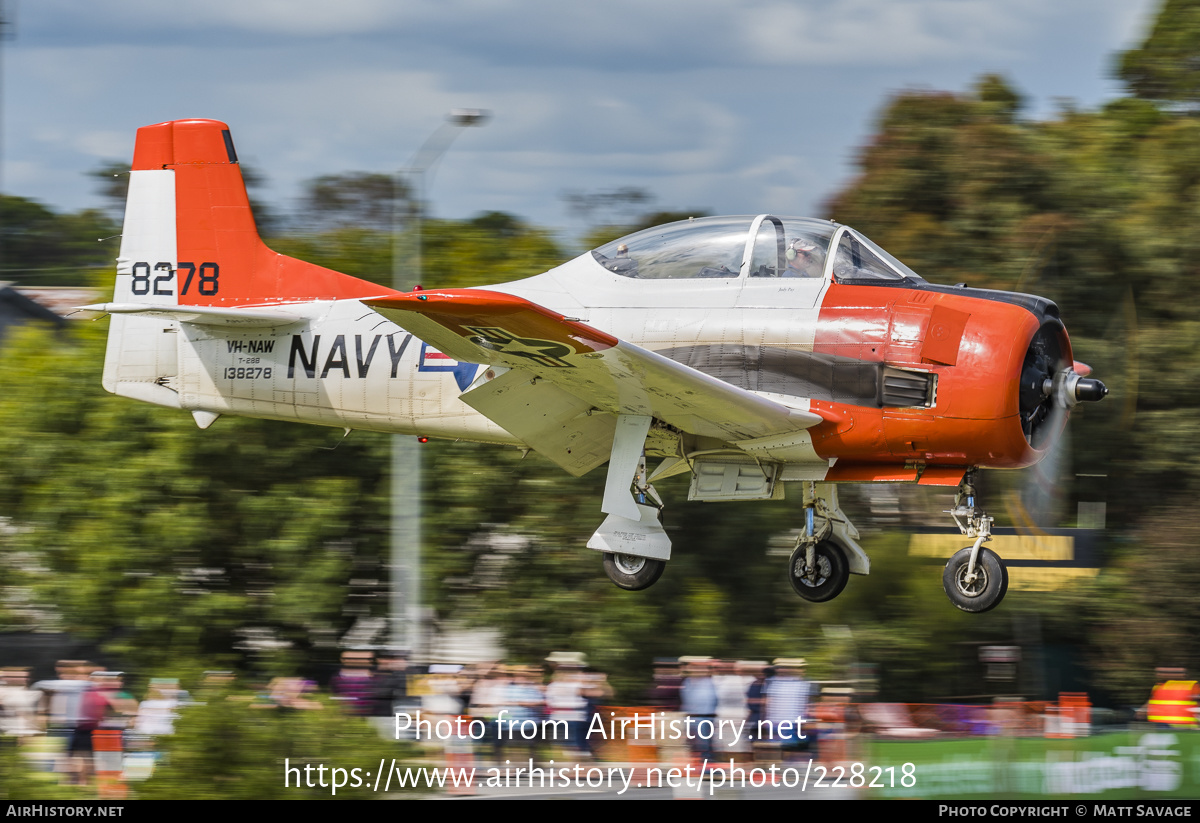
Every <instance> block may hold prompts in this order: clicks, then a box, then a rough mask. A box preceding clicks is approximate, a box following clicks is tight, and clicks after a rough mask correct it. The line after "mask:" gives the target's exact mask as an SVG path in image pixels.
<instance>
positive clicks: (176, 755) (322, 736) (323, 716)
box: [134, 691, 415, 800]
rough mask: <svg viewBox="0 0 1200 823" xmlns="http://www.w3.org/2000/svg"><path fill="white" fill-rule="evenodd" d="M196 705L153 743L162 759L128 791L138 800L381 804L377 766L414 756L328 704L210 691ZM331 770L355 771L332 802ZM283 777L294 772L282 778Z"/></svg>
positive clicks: (363, 721) (346, 777) (358, 718)
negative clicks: (303, 705)
mask: <svg viewBox="0 0 1200 823" xmlns="http://www.w3.org/2000/svg"><path fill="white" fill-rule="evenodd" d="M201 697H202V699H203V701H204V702H203V703H202V704H201V705H198V706H193V707H190V708H185V709H183V710H182V712H181V717H180V719H179V720H178V721H176V723H175V734H174V735H172V736H171V737H170V738H161V739H160V741H159V742H160V743H161V744H162V748H163V749H164V750H165V751H164V755H165V757H164V759H163V761H162V763H161V764H160V765H159V766H157V767H156V768H155V771H154V775H153V776H152V777H151V778H150V779H149V780H148V781H146V782H145V783H143V784H140V785H135V788H134V792H135V794H136V797H137V798H138V799H141V800H180V799H187V800H267V799H272V800H328V799H357V800H365V799H380V798H382V797H385V796H386V795H383V794H382V793H376V792H373V791H372V787H373V785H374V774H375V772H376V771H378V769H379V764H380V763H381V762H383V763H384V764H385V767H384V768H385V769H386V768H389V767H390V766H391V762H392V760H393V759H395V760H396V761H399V762H400V763H403V762H404V760H405V759H407V758H412V757H413V756H414V754H415V752H414V751H413V749H412V747H411V746H410V745H408V744H404V743H400V742H395V741H389V740H384V739H383V738H381V737H380V735H379V733H378V731H376V729H375V727H374V726H372V725H370V724H369V723H368V722H367V721H366V720H365V719H364V718H361V717H356V716H353V715H348V714H345V713H343V712H341V711H339V710H338V709H337V708H336V707H334V706H331V705H329V704H325V703H322V704H319V705H320V706H321V708H318V709H308V710H297V709H281V708H275V707H273V706H270V705H267V704H265V703H263V702H260V701H258V700H253V699H252V698H251V695H248V694H228V693H225V692H216V691H214V692H208V693H205V694H203V695H201ZM306 766H310V767H311V770H310V771H309V772H307V773H306V772H305V767H306ZM320 766H324V767H325V771H324V774H321V773H320V772H319V771H318V767H320ZM334 767H337V768H340V769H345V770H346V771H347V772H349V770H351V769H359V770H360V771H359V772H358V774H357V775H356V774H354V773H348V774H346V775H344V776H343V778H342V781H343V782H345V784H346V785H345V786H344V787H343V788H339V789H337V791H336V794H335V793H334V791H333V788H332V786H333V774H332V772H331V769H333V768H334ZM402 768H403V766H402ZM285 769H288V770H291V769H295V770H296V771H292V772H290V773H288V774H286V775H285ZM367 771H369V772H370V773H371V777H367V776H366V775H365V773H366V772H367ZM322 781H324V783H325V785H324V787H322V786H321V785H320V784H321V782H322ZM285 782H286V784H287V785H285ZM310 782H311V783H312V785H311V786H310V785H309V783H310ZM298 783H299V784H300V785H297V784H298ZM356 783H357V784H358V785H354V784H356ZM380 785H381V786H382V785H386V784H383V783H381V784H380ZM397 793H399V792H397Z"/></svg>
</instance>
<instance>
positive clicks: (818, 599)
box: [788, 540, 850, 603]
mask: <svg viewBox="0 0 1200 823" xmlns="http://www.w3.org/2000/svg"><path fill="white" fill-rule="evenodd" d="M806 557H807V553H806V552H805V549H804V547H803V546H800V547H799V548H797V549H796V550H795V551H794V552H792V557H791V560H789V561H788V580H790V581H791V583H792V588H793V589H795V590H796V594H798V595H800V596H801V597H803V598H804V599H805V600H808V601H810V602H813V603H824V602H825V601H827V600H832V599H833V598H835V597H837V596H838V595H839V594H841V593H842V589H844V588H846V581H847V580H849V579H850V565H849V564H848V563H847V562H846V555H845V554H844V553H843V552H842V550H841V548H840V547H838V546H837V545H835V544H834V543H831V542H829V541H828V540H824V541H822V542H820V543H818V544H817V546H816V549H815V550H814V552H813V558H814V560H815V561H816V562H815V564H814V565H815V568H813V569H811V570H810V569H808V568H806V567H805V564H804V561H805V558H806Z"/></svg>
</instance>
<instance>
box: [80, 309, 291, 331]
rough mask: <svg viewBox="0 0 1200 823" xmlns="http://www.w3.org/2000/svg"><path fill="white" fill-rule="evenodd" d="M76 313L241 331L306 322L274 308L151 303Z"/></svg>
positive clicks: (84, 310) (81, 310)
mask: <svg viewBox="0 0 1200 823" xmlns="http://www.w3.org/2000/svg"><path fill="white" fill-rule="evenodd" d="M76 311H80V312H93V313H96V314H131V315H136V316H138V317H165V318H167V319H170V320H178V321H179V322H180V323H193V324H195V325H197V326H236V327H238V328H243V329H261V328H270V327H272V326H290V325H292V324H293V323H303V322H304V321H305V320H306V319H307V318H305V317H302V316H300V315H297V314H295V313H293V312H286V311H279V310H277V309H225V308H218V307H215V306H166V305H157V304H153V303H93V304H92V305H90V306H80V307H79V308H77V309H76Z"/></svg>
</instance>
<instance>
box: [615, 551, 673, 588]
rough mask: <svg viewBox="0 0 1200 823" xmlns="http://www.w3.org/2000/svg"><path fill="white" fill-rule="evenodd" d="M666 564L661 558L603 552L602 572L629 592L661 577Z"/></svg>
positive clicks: (647, 585) (648, 584)
mask: <svg viewBox="0 0 1200 823" xmlns="http://www.w3.org/2000/svg"><path fill="white" fill-rule="evenodd" d="M666 568H667V564H666V563H665V562H663V561H662V560H654V559H652V558H649V557H638V556H637V555H633V554H617V553H616V552H605V553H604V573H605V574H607V575H608V579H609V580H611V581H612V582H613V583H615V584H616V585H617V586H618V587H620V588H622V589H625V590H626V591H631V592H640V591H641V590H642V589H648V588H650V587H651V586H653V585H654V584H655V583H657V582H658V578H660V577H662V573H663V570H664V569H666Z"/></svg>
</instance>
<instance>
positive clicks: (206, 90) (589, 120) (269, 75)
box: [0, 0, 1159, 237]
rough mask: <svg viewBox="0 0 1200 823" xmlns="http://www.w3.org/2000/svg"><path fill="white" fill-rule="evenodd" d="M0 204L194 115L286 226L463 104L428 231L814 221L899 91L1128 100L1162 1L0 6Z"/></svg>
mask: <svg viewBox="0 0 1200 823" xmlns="http://www.w3.org/2000/svg"><path fill="white" fill-rule="evenodd" d="M0 3H4V4H5V5H6V6H7V9H8V16H9V17H10V18H11V19H12V20H13V22H14V25H13V26H12V27H11V29H12V30H13V31H14V33H15V36H13V37H11V38H10V39H8V40H6V41H4V42H3V43H0V49H2V54H0V84H2V86H0V87H2V97H0V135H2V143H0V152H2V155H0V188H2V190H3V191H4V192H5V193H8V194H16V195H20V196H22V197H28V198H32V199H35V200H38V201H40V202H43V203H45V204H47V205H49V206H51V207H53V208H55V209H62V210H75V209H80V208H85V207H92V206H100V205H102V200H101V198H100V196H99V190H98V187H97V186H96V185H95V183H94V181H92V180H91V179H89V178H87V177H86V176H85V175H86V173H87V172H88V171H90V170H93V169H95V168H97V167H98V166H100V165H101V164H102V163H104V162H107V161H125V162H128V160H129V159H130V157H131V156H132V152H133V139H134V133H135V131H136V129H137V128H138V127H139V126H143V125H148V124H150V123H156V122H161V121H164V120H171V119H177V118H187V117H211V118H215V119H218V120H223V121H225V122H226V123H228V124H229V126H230V127H231V129H232V133H233V137H234V141H235V143H236V145H237V150H238V154H239V157H240V159H241V160H242V161H243V162H244V163H246V164H251V165H253V166H254V167H255V169H256V170H257V171H258V172H260V173H261V174H262V175H264V176H265V178H266V181H267V182H266V185H265V187H264V188H263V189H261V190H260V191H259V192H258V193H257V197H258V198H259V199H261V200H264V201H266V202H267V203H269V204H271V205H273V206H275V207H276V208H278V209H281V210H286V209H288V208H289V207H291V206H293V205H294V204H295V202H296V200H297V198H298V197H299V196H300V194H301V192H302V190H303V188H302V186H303V183H304V181H306V180H309V179H312V178H314V177H317V176H320V175H326V174H337V173H343V172H353V171H365V172H385V173H392V172H394V171H396V170H397V169H399V168H404V167H407V166H409V165H411V164H412V163H413V161H414V157H415V155H416V154H417V151H418V148H419V147H420V146H421V145H422V143H423V142H424V141H425V140H426V139H427V138H428V137H429V136H430V135H431V134H432V133H433V132H434V131H435V130H437V129H438V128H439V127H440V126H441V124H442V123H443V122H444V120H445V116H446V113H447V112H448V111H450V110H451V109H455V108H480V109H486V110H488V111H490V112H491V118H490V119H489V120H488V121H487V122H486V123H485V124H484V125H483V126H482V127H476V128H467V129H461V130H459V132H458V133H457V134H456V135H455V140H454V142H453V143H452V145H450V146H449V148H448V149H447V151H446V153H445V154H444V155H443V156H442V158H441V160H440V162H439V163H438V164H437V165H436V166H435V167H434V168H433V170H432V173H430V174H428V175H427V180H426V183H427V188H426V192H427V199H428V201H429V202H430V205H431V210H432V212H433V213H434V214H435V215H437V216H441V217H453V218H460V217H467V216H470V215H472V214H476V213H478V212H482V211H491V210H498V211H506V212H510V213H513V214H515V215H517V216H519V217H521V218H523V219H526V220H528V221H530V222H533V223H535V224H537V225H542V226H546V227H548V228H552V229H554V230H556V231H558V232H560V233H561V234H562V235H563V236H564V237H570V236H573V235H574V234H577V233H578V232H579V231H580V230H581V229H582V228H583V224H582V222H581V219H580V218H579V217H578V216H576V215H573V214H572V213H571V212H570V210H569V209H568V207H567V204H566V202H565V200H564V194H566V193H568V192H580V193H598V192H605V191H611V190H613V189H617V188H620V187H627V186H632V187H637V188H641V189H644V190H646V191H648V192H649V193H651V194H652V195H653V196H654V201H653V203H652V206H653V207H654V208H656V209H664V210H665V209H670V210H696V211H698V212H699V211H706V212H709V213H715V214H757V213H762V212H772V213H775V214H785V215H814V216H824V214H823V213H822V207H823V204H824V203H826V202H827V201H828V199H829V198H830V197H831V196H832V195H833V194H834V193H835V192H836V191H838V190H839V189H840V188H841V187H843V186H845V185H846V184H847V183H848V182H849V181H850V180H851V179H853V176H854V174H855V159H856V157H857V154H858V152H859V150H860V149H861V147H862V146H863V145H864V144H865V143H866V142H867V141H868V140H869V138H870V136H871V134H872V131H873V127H874V123H875V120H876V118H877V117H878V116H879V113H880V112H881V110H882V108H883V106H884V105H885V104H886V102H887V100H888V99H889V97H890V96H891V95H894V94H896V93H897V92H899V91H903V90H906V89H925V90H948V91H955V92H962V91H966V90H968V89H970V88H971V87H972V85H973V84H974V83H975V81H976V80H977V79H978V77H979V76H980V75H982V74H985V73H998V74H1000V75H1002V76H1004V77H1005V78H1006V79H1007V80H1008V81H1009V82H1010V83H1011V84H1012V85H1013V86H1014V87H1015V88H1016V89H1017V90H1018V91H1019V92H1020V93H1021V94H1022V95H1024V96H1025V98H1026V102H1027V107H1026V109H1025V115H1026V116H1028V117H1033V118H1038V117H1049V116H1053V114H1054V112H1055V111H1056V110H1057V109H1058V107H1059V106H1060V105H1061V102H1062V101H1063V100H1071V101H1073V102H1074V105H1076V106H1077V107H1079V108H1093V107H1095V106H1098V105H1101V104H1103V102H1104V101H1105V100H1108V99H1110V98H1112V97H1114V96H1116V95H1117V94H1119V93H1120V87H1119V85H1118V84H1117V83H1116V81H1115V80H1113V79H1112V77H1111V73H1112V72H1111V66H1112V63H1113V58H1114V55H1115V54H1116V53H1117V52H1119V51H1122V50H1125V49H1128V48H1131V47H1133V46H1135V45H1137V44H1138V43H1139V42H1140V41H1141V40H1142V39H1143V38H1144V37H1145V35H1146V32H1147V30H1148V26H1149V25H1150V23H1151V22H1152V15H1153V14H1154V13H1155V11H1156V10H1157V8H1158V5H1159V3H1158V0H1056V2H1046V0H837V2H830V1H829V0H637V2H635V1H634V0H606V1H605V2H603V3H595V2H591V3H584V2H581V3H562V2H556V0H512V1H510V2H505V0H339V2H337V3H333V2H329V0H203V1H202V2H200V1H199V0H174V2H171V3H163V2H161V0H94V2H88V3H80V2H78V0H0Z"/></svg>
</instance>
